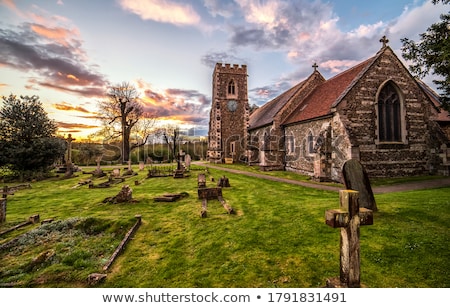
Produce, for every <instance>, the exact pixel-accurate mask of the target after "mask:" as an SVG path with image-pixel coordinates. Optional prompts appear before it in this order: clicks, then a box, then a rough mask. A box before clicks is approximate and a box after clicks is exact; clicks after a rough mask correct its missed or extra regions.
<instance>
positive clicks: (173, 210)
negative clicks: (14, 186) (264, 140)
mask: <svg viewBox="0 0 450 308" xmlns="http://www.w3.org/2000/svg"><path fill="white" fill-rule="evenodd" d="M234 167H235V166H234ZM195 168H197V170H192V171H191V172H190V177H188V178H184V179H173V178H170V177H168V178H151V179H145V176H146V172H141V173H140V174H139V175H138V176H136V177H131V178H129V179H128V180H127V181H126V182H125V183H124V184H129V185H130V186H131V187H132V189H133V197H134V198H135V199H136V200H137V201H138V202H136V203H130V204H105V203H102V201H103V200H104V199H105V198H106V197H110V196H114V195H115V194H117V193H118V191H119V190H120V188H121V186H122V184H119V185H116V186H114V187H112V188H107V189H88V188H87V187H86V186H82V187H78V188H73V187H74V186H75V185H76V184H77V183H78V181H79V180H80V179H85V178H88V177H89V176H88V175H80V176H79V177H78V178H73V179H67V180H47V181H42V182H36V183H32V189H28V190H21V191H19V192H17V193H16V194H15V195H13V196H9V197H8V212H7V213H8V214H7V222H6V223H5V224H4V225H1V226H0V231H1V230H5V229H7V228H8V227H11V226H13V225H15V224H18V223H20V222H22V221H23V220H25V219H26V218H27V217H29V216H30V215H32V214H36V213H38V214H40V216H41V219H46V218H53V219H55V221H58V224H61V225H70V226H71V227H70V228H69V227H67V228H66V229H64V228H59V229H61V230H59V231H58V228H56V227H52V228H51V232H50V231H49V232H48V233H47V235H45V236H41V237H32V236H30V235H29V234H27V238H28V237H31V238H34V242H30V243H29V244H28V243H24V244H20V245H17V246H14V247H12V248H10V249H9V250H2V251H0V258H1V259H2V266H1V267H0V283H3V284H5V283H6V284H15V285H18V286H31V287H35V286H41V287H51V286H63V287H84V286H87V285H86V278H87V275H88V274H90V273H93V272H101V269H102V266H103V265H104V264H105V262H106V260H107V259H108V258H109V256H110V255H111V254H112V253H113V251H114V249H115V247H116V246H117V244H118V243H119V242H120V241H121V239H122V237H123V235H124V234H125V233H126V232H127V231H128V229H129V228H130V227H131V226H132V225H133V223H134V221H135V219H134V215H136V214H140V215H142V225H141V227H140V228H139V230H138V231H137V232H136V233H135V235H134V236H133V239H132V241H131V242H130V243H129V244H128V246H127V247H126V249H125V251H124V252H123V254H121V256H120V257H119V258H118V259H117V261H116V262H115V263H114V264H113V265H112V267H111V270H110V271H109V272H108V277H107V279H106V280H105V282H104V283H103V284H101V285H100V286H102V287H196V288H197V287H236V288H240V287H286V288H290V287H306V288H307V287H321V286H323V285H324V284H325V281H326V279H327V278H329V277H335V276H338V275H339V230H337V229H332V228H330V227H328V226H327V225H325V223H324V213H325V211H326V210H327V209H333V208H338V207H339V197H338V193H337V192H329V191H322V190H315V189H310V188H306V187H301V186H297V185H290V184H283V183H278V182H272V181H268V180H263V179H258V178H255V177H248V176H245V175H238V174H232V173H227V172H225V171H219V170H215V169H213V168H209V171H210V174H209V175H208V177H207V179H208V181H207V185H208V187H215V184H216V183H215V182H212V181H211V180H210V178H209V177H214V178H215V179H218V178H219V177H221V176H222V175H226V176H227V177H228V178H229V179H230V184H231V187H229V188H224V189H223V196H224V198H225V200H226V201H227V202H228V203H229V205H230V206H232V207H233V208H234V209H235V210H236V214H235V215H228V214H227V213H226V211H225V210H224V208H223V207H222V205H221V204H220V202H218V201H215V200H212V201H209V202H208V216H207V217H206V218H201V217H200V210H201V202H200V200H198V198H197V174H198V173H199V172H201V171H202V170H200V168H199V167H195ZM238 168H240V167H238ZM243 170H245V169H243ZM247 170H248V169H247ZM269 174H272V175H274V174H275V175H276V174H277V172H272V173H269ZM280 176H284V175H283V174H280ZM286 176H289V175H286ZM135 180H143V182H142V184H141V185H138V186H135V185H134V181H135ZM304 180H306V179H304ZM102 181H104V180H96V182H97V183H99V182H102ZM166 192H167V193H175V192H186V193H188V194H189V196H188V197H185V198H183V199H180V200H179V201H176V202H173V203H163V202H154V201H153V197H155V196H158V195H161V194H163V193H166ZM449 197H450V188H440V189H432V190H421V191H412V192H402V193H390V194H382V195H376V201H377V205H378V209H379V212H377V213H375V216H374V225H373V226H364V227H362V228H361V282H362V283H363V284H364V285H366V286H368V287H387V288H391V287H392V288H393V287H439V288H443V287H450V283H449V281H448V277H449V275H450V263H449V262H450V261H449V260H450V252H449V248H448V242H449V240H450V238H449V237H450V236H449V231H448V221H449V219H450V199H449ZM51 225H54V224H50V225H48V226H51ZM44 226H45V225H43V226H42V228H43V227H44ZM34 228H36V226H28V227H26V228H24V229H20V230H16V231H14V232H12V233H9V234H8V235H4V236H2V237H1V238H0V245H1V244H4V243H5V242H7V241H8V240H10V239H12V238H15V237H18V236H20V235H22V234H25V233H26V232H27V231H30V230H32V229H34ZM47 228H50V227H47ZM34 232H36V231H34ZM42 233H45V232H42ZM42 243H44V244H42Z"/></svg>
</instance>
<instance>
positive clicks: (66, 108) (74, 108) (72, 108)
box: [53, 102, 91, 113]
mask: <svg viewBox="0 0 450 308" xmlns="http://www.w3.org/2000/svg"><path fill="white" fill-rule="evenodd" d="M53 107H54V108H55V109H58V110H63V111H78V112H84V113H91V111H89V110H87V109H86V108H83V107H81V106H72V105H70V104H68V103H66V102H61V103H56V104H53Z"/></svg>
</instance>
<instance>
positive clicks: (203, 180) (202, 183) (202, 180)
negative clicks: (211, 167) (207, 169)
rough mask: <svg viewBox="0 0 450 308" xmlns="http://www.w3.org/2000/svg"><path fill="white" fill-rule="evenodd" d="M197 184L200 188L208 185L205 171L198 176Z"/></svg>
mask: <svg viewBox="0 0 450 308" xmlns="http://www.w3.org/2000/svg"><path fill="white" fill-rule="evenodd" d="M197 186H198V188H205V187H206V176H205V174H204V173H200V174H199V175H198V176H197Z"/></svg>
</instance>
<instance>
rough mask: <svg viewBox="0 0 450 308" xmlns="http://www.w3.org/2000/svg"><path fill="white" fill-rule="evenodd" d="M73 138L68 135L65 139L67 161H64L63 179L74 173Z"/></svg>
mask: <svg viewBox="0 0 450 308" xmlns="http://www.w3.org/2000/svg"><path fill="white" fill-rule="evenodd" d="M74 140H75V138H72V134H69V135H68V136H67V138H66V141H67V161H66V172H65V174H64V177H66V178H68V177H71V176H73V172H74V166H73V164H72V141H74Z"/></svg>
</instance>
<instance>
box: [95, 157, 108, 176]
mask: <svg viewBox="0 0 450 308" xmlns="http://www.w3.org/2000/svg"><path fill="white" fill-rule="evenodd" d="M95 161H96V162H97V168H96V169H95V170H94V172H92V175H94V176H96V177H102V176H105V175H106V174H105V173H104V172H103V170H102V168H101V167H100V163H101V161H102V156H98V157H97V158H96V159H95Z"/></svg>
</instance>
